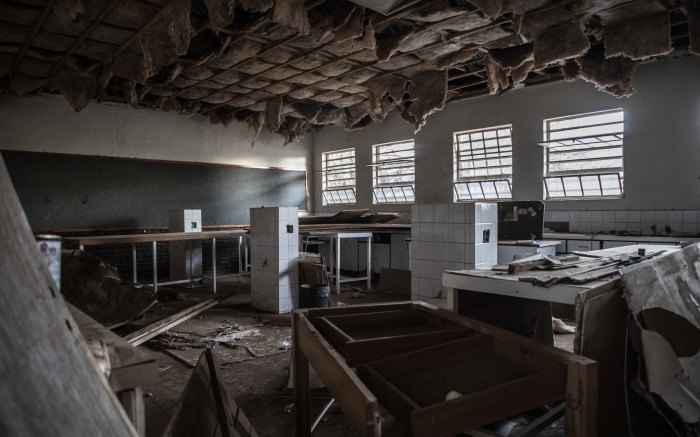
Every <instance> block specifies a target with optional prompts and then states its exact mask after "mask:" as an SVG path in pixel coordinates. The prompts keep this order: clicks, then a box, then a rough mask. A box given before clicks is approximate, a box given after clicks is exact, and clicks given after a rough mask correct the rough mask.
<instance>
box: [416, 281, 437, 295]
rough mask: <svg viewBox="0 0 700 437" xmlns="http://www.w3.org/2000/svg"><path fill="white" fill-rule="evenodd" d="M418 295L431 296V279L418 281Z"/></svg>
mask: <svg viewBox="0 0 700 437" xmlns="http://www.w3.org/2000/svg"><path fill="white" fill-rule="evenodd" d="M418 281H419V282H418V284H419V286H418V295H419V296H432V295H433V280H432V279H431V278H420V279H419V280H418Z"/></svg>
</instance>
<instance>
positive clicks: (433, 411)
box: [411, 368, 578, 437]
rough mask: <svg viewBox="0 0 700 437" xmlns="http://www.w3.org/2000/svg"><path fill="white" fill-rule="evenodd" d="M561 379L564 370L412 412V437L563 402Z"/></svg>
mask: <svg viewBox="0 0 700 437" xmlns="http://www.w3.org/2000/svg"><path fill="white" fill-rule="evenodd" d="M565 379H566V374H565V370H564V369H562V368H560V369H552V370H549V371H546V372H541V373H536V374H534V375H529V376H526V377H523V378H519V379H516V380H514V381H509V382H506V383H504V384H500V385H497V386H494V387H490V388H487V389H485V390H481V391H479V392H476V393H471V394H468V395H465V396H461V397H459V398H457V399H453V400H451V401H447V402H444V403H441V404H437V405H433V406H430V407H427V408H423V409H420V410H416V411H414V412H413V414H412V418H411V425H412V429H413V435H414V436H416V437H422V436H425V437H434V436H447V435H454V434H456V433H457V432H459V431H461V430H464V429H471V428H475V427H478V426H481V425H485V424H487V423H491V422H494V421H496V420H499V419H505V418H508V417H511V416H514V415H516V414H518V413H522V412H525V411H528V410H531V409H533V408H536V407H538V406H541V405H545V404H547V403H550V402H554V401H557V400H559V399H563V398H564V383H565ZM572 435H578V434H572Z"/></svg>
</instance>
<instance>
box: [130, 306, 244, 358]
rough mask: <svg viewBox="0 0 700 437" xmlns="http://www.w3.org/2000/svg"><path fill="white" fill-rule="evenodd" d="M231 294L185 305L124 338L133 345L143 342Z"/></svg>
mask: <svg viewBox="0 0 700 437" xmlns="http://www.w3.org/2000/svg"><path fill="white" fill-rule="evenodd" d="M231 295H233V293H228V294H225V295H220V296H216V297H213V298H211V299H207V300H205V301H203V302H200V303H198V304H195V305H192V306H191V307H187V308H185V309H184V310H182V311H180V312H178V313H175V314H173V315H172V316H170V317H166V318H165V319H162V320H159V321H157V322H155V323H153V324H151V325H148V326H146V327H144V328H141V329H139V330H138V331H136V332H132V333H131V334H129V335H127V336H126V337H124V340H126V341H127V342H129V343H131V344H132V345H134V346H138V345H140V344H143V343H145V342H147V341H148V340H150V339H152V338H153V337H156V336H157V335H159V334H162V333H164V332H165V331H167V330H168V329H170V328H172V327H174V326H177V325H179V324H180V323H182V322H184V321H186V320H189V319H191V318H192V317H194V316H196V315H197V314H199V313H201V312H203V311H206V310H208V309H209V308H212V307H214V306H216V305H218V304H219V302H221V301H222V300H226V299H228V298H229V297H230V296H231Z"/></svg>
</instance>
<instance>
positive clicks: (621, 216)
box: [615, 211, 627, 223]
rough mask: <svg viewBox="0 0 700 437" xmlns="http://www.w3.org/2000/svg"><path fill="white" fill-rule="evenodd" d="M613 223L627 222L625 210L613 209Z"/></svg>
mask: <svg viewBox="0 0 700 437" xmlns="http://www.w3.org/2000/svg"><path fill="white" fill-rule="evenodd" d="M615 223H627V211H615Z"/></svg>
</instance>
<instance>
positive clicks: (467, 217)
mask: <svg viewBox="0 0 700 437" xmlns="http://www.w3.org/2000/svg"><path fill="white" fill-rule="evenodd" d="M475 205H476V204H475V203H465V204H464V207H465V208H464V222H465V223H474V218H475Z"/></svg>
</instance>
